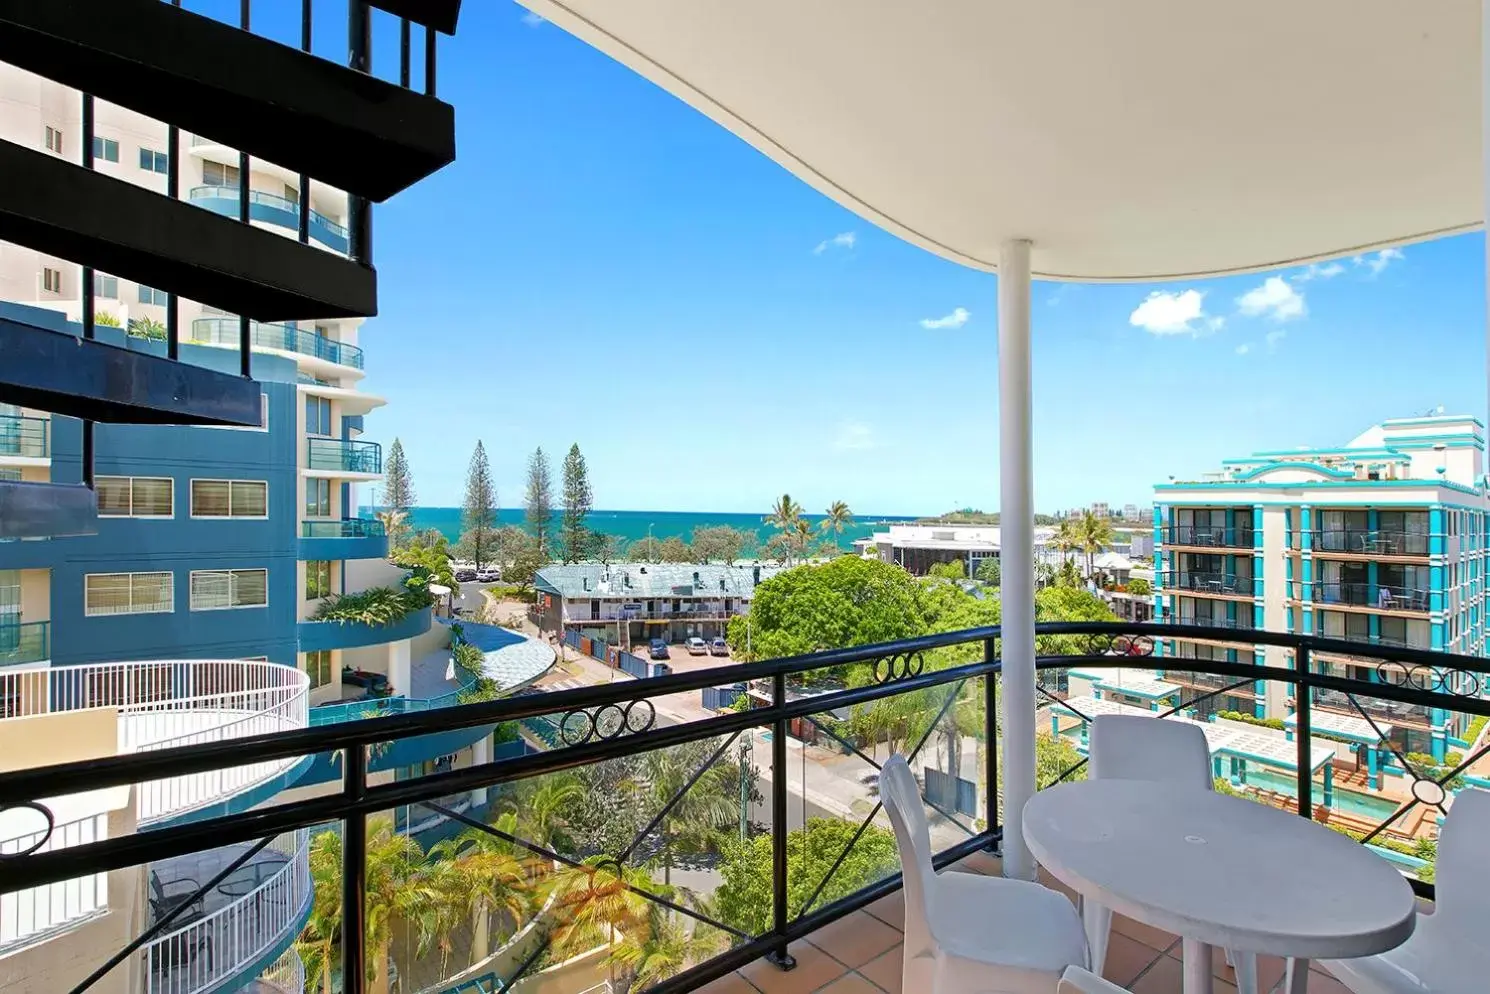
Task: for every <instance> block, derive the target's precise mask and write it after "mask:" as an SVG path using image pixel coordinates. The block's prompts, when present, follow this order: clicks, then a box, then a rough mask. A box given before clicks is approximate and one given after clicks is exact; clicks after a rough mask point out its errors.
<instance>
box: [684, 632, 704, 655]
mask: <svg viewBox="0 0 1490 994" xmlns="http://www.w3.org/2000/svg"><path fill="white" fill-rule="evenodd" d="M686 644H687V646H688V655H690V656H702V655H704V654H705V653H707V652H708V651H709V644H708V643H707V642H705V641H704V640H703V639H701V638H699V637H698V636H697V635H690V636H689V637H688V642H687V643H686Z"/></svg>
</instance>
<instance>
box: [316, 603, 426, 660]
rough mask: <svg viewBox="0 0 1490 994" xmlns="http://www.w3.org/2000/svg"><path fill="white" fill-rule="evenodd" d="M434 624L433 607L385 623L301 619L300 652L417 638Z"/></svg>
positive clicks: (358, 646)
mask: <svg viewBox="0 0 1490 994" xmlns="http://www.w3.org/2000/svg"><path fill="white" fill-rule="evenodd" d="M433 623H434V608H430V607H426V608H421V609H419V610H418V611H410V612H409V613H408V614H406V615H404V616H403V617H402V618H399V619H397V620H396V621H392V622H389V623H388V624H386V625H370V624H366V623H364V622H360V621H302V622H300V625H299V635H300V639H299V641H300V645H299V648H300V651H301V652H318V651H320V650H322V649H356V648H360V647H362V646H367V645H383V644H385V643H388V642H397V641H400V640H402V639H409V638H414V637H415V636H418V635H423V634H424V633H425V632H427V631H429V629H430V625H432V624H433Z"/></svg>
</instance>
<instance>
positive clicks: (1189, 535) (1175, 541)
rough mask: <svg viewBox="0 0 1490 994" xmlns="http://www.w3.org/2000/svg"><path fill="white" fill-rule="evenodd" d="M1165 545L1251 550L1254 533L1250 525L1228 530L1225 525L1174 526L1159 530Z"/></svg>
mask: <svg viewBox="0 0 1490 994" xmlns="http://www.w3.org/2000/svg"><path fill="white" fill-rule="evenodd" d="M1159 534H1160V538H1161V539H1162V541H1163V542H1164V544H1165V545H1190V546H1197V547H1200V548H1206V549H1251V548H1252V547H1253V535H1254V531H1253V529H1252V527H1251V526H1250V525H1247V526H1239V527H1233V528H1228V527H1226V526H1225V525H1216V526H1214V527H1212V526H1210V525H1174V526H1172V527H1169V528H1161V529H1160V531H1159Z"/></svg>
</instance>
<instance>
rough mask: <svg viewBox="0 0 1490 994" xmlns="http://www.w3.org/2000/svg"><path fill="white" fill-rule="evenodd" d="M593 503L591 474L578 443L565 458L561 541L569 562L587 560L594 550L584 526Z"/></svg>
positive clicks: (592, 540) (587, 530) (591, 537)
mask: <svg viewBox="0 0 1490 994" xmlns="http://www.w3.org/2000/svg"><path fill="white" fill-rule="evenodd" d="M594 503H595V495H594V493H593V492H592V491H591V490H590V472H589V470H588V469H586V467H585V457H584V455H583V454H582V453H581V452H580V451H579V443H578V442H576V443H575V444H573V445H571V446H569V454H568V455H566V456H565V457H564V517H563V519H562V521H561V523H560V525H559V541H560V542H561V543H562V544H563V546H564V561H565V562H566V563H577V562H579V561H580V560H581V559H588V558H589V557H590V555H591V553H592V551H593V549H594V545H595V543H594V535H593V533H592V532H591V531H590V529H589V528H587V527H586V526H585V517H586V516H587V515H588V514H589V513H590V509H591V508H592V507H593V506H594Z"/></svg>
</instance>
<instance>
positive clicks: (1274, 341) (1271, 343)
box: [1263, 328, 1288, 352]
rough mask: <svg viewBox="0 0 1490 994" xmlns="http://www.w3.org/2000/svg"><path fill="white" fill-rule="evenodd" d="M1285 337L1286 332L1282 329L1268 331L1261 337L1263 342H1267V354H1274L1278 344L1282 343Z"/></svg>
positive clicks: (1286, 335)
mask: <svg viewBox="0 0 1490 994" xmlns="http://www.w3.org/2000/svg"><path fill="white" fill-rule="evenodd" d="M1287 337H1288V332H1286V331H1284V330H1283V329H1282V328H1277V329H1274V330H1273V331H1270V332H1268V333H1267V334H1266V335H1264V336H1263V338H1264V340H1266V342H1267V345H1268V351H1269V352H1276V351H1277V349H1278V343H1279V342H1281V341H1283V339H1285V338H1287Z"/></svg>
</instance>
